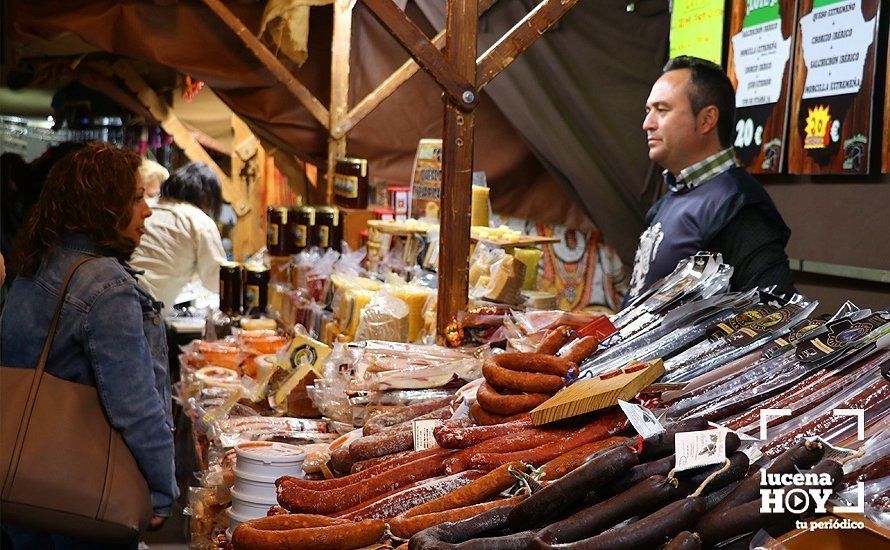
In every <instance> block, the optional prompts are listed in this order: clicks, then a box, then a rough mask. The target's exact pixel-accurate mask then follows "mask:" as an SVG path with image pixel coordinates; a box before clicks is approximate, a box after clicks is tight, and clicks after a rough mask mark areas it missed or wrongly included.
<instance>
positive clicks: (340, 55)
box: [325, 0, 356, 205]
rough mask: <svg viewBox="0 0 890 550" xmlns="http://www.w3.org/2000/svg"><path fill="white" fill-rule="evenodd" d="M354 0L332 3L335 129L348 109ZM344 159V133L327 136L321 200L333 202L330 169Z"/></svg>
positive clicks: (332, 124) (332, 119) (332, 125)
mask: <svg viewBox="0 0 890 550" xmlns="http://www.w3.org/2000/svg"><path fill="white" fill-rule="evenodd" d="M355 2H356V0H334V31H333V40H332V41H331V109H330V121H329V123H328V128H336V127H337V126H338V125H339V124H340V122H341V121H342V120H343V119H344V118H346V111H347V110H348V109H349V53H350V50H351V49H352V9H353V8H354V7H355ZM345 156H346V133H345V132H344V133H343V134H340V135H335V134H334V132H329V134H328V166H327V178H326V179H325V182H326V189H325V201H326V203H327V204H328V205H330V204H333V201H334V167H335V166H336V164H337V159H338V158H343V157H345Z"/></svg>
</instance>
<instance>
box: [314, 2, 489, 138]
mask: <svg viewBox="0 0 890 550" xmlns="http://www.w3.org/2000/svg"><path fill="white" fill-rule="evenodd" d="M495 2H497V0H479V17H482V15H483V14H484V13H485V12H486V11H488V9H489V8H490V7H491V6H493V5H494V4H495ZM431 42H432V44H433V46H435V47H436V48H437V49H440V50H441V49H442V48H443V47H444V46H445V30H444V29H443V30H442V31H441V32H440V33H439V34H437V35H436V36H434V37H433V39H432V40H431ZM418 70H420V65H418V64H417V61H414V59H409V60H408V61H405V63H403V64H402V66H401V67H399V68H398V69H396V70H395V71H393V73H392V74H391V75H389V77H388V78H387V79H386V80H384V81H383V82H381V83H380V85H379V86H377V87H376V88H375V89H374V91H372V92H371V93H369V94H368V95H366V96H365V97H364V98H363V99H362V100H361V101H359V102H358V103H356V105H355V107H353V108H352V109H350V110H349V114H347V115H346V116H345V117H344V118H343V119H341V120H340V123H339V124H337V125H332V126H331V136H333V137H335V138H340V137H343V136H345V135H346V134H347V133H349V131H350V130H352V129H353V128H355V125H356V124H358V123H359V122H361V121H362V120H363V119H364V118H365V117H366V116H368V115H369V114H370V113H371V112H372V111H373V110H374V109H376V108H377V107H378V106H379V105H380V104H381V103H383V101H384V100H385V99H386V98H388V97H389V96H391V95H392V94H393V93H395V91H396V90H398V89H399V86H401V85H402V84H404V83H405V82H407V81H408V79H409V78H411V77H412V76H414V74H415V73H416V72H417V71H418Z"/></svg>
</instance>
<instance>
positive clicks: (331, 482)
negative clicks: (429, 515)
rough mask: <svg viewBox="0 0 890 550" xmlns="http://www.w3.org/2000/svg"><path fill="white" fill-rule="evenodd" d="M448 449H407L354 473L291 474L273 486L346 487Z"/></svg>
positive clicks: (446, 452)
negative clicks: (312, 476)
mask: <svg viewBox="0 0 890 550" xmlns="http://www.w3.org/2000/svg"><path fill="white" fill-rule="evenodd" d="M449 453H450V451H448V450H447V449H435V448H433V449H426V450H423V451H409V452H406V453H402V454H401V455H400V456H397V457H392V458H389V457H387V458H388V459H389V460H388V461H382V462H381V463H379V464H377V465H375V466H373V467H370V468H366V469H364V470H362V471H361V472H358V473H355V474H349V475H347V476H343V477H335V478H333V479H302V478H298V477H292V476H282V477H279V478H278V479H276V480H275V486H276V487H280V486H282V485H296V486H298V487H303V488H305V489H312V490H313V491H328V490H330V489H338V488H340V487H346V486H347V485H352V484H353V483H358V482H359V481H362V480H365V479H369V478H371V477H373V476H375V475H377V474H379V473H380V472H385V471H386V470H390V469H392V468H395V467H396V466H401V465H402V464H407V463H409V462H414V461H415V460H420V459H421V458H425V457H427V456H433V455H447V454H449Z"/></svg>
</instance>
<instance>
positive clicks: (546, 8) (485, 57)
mask: <svg viewBox="0 0 890 550" xmlns="http://www.w3.org/2000/svg"><path fill="white" fill-rule="evenodd" d="M577 3H578V0H543V1H542V2H541V3H540V4H538V5H537V6H536V7H535V9H533V10H532V11H530V12H529V13H528V15H526V16H525V17H523V18H522V19H521V20H520V21H519V22H518V23H516V25H514V26H513V28H512V29H510V30H509V31H508V32H507V33H506V34H504V36H502V37H501V38H500V40H498V41H497V42H495V43H494V44H493V45H492V46H491V47H490V48H488V50H486V51H485V53H483V54H482V55H480V56H479V59H478V60H477V61H476V64H477V69H476V86H477V88H478V89H479V90H481V89H482V88H483V87H484V86H485V85H486V84H488V83H489V82H491V80H492V79H493V78H494V77H496V76H497V75H499V74H500V73H501V71H503V70H504V69H506V68H507V66H508V65H510V63H512V62H513V60H515V59H516V57H517V56H519V54H521V53H522V52H524V51H525V50H527V49H528V48H529V46H531V45H532V44H534V43H535V40H537V39H538V37H540V36H541V35H542V34H544V33H545V32H547V29H549V28H550V27H552V26H553V24H554V23H556V22H557V21H559V20H560V18H562V16H563V15H565V14H566V13H567V12H568V11H569V10H570V9H572V8H573V7H575V4H577Z"/></svg>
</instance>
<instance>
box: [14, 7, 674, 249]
mask: <svg viewBox="0 0 890 550" xmlns="http://www.w3.org/2000/svg"><path fill="white" fill-rule="evenodd" d="M439 4H440V5H441V2H439ZM227 6H228V7H229V8H230V9H231V10H232V11H233V12H235V13H236V15H238V17H239V18H240V19H241V20H242V21H243V22H244V23H245V25H246V26H247V27H248V28H249V29H251V30H252V31H254V32H256V30H257V29H258V28H259V21H260V16H261V13H262V4H261V3H260V4H257V3H253V4H243V3H237V2H231V3H227ZM653 6H654V7H655V9H653ZM531 7H533V3H532V2H530V1H525V0H524V1H519V0H511V1H501V2H498V3H497V4H496V5H495V7H494V8H492V9H491V10H490V12H489V13H488V14H486V15H485V16H484V17H483V19H482V21H481V22H480V50H479V51H480V53H481V52H482V51H483V49H484V48H485V47H486V46H487V45H488V44H490V43H491V42H493V41H494V40H495V39H496V38H498V37H499V36H500V35H501V34H503V33H504V32H506V30H508V29H509V28H510V27H512V26H513V24H514V23H515V22H516V21H518V20H519V19H520V18H521V17H522V16H523V15H524V14H525V13H527V12H528V11H529V9H531ZM644 7H645V8H646V10H647V11H654V12H655V14H654V15H643V14H642V13H641V12H642V11H643V9H642V8H644ZM419 8H423V9H424V13H421V9H419ZM10 11H11V19H12V28H13V30H14V31H15V33H16V35H17V36H16V39H17V40H19V41H24V42H27V41H28V40H33V41H40V40H51V39H53V38H54V37H57V36H58V35H59V34H61V33H65V32H71V33H73V34H75V35H77V36H78V37H79V38H80V39H82V40H83V41H85V42H86V43H88V44H89V45H91V46H94V47H96V48H98V49H100V50H103V51H105V52H109V53H112V54H115V55H121V56H126V57H131V58H135V59H139V60H144V61H148V62H152V63H158V64H160V65H164V66H167V67H171V68H174V69H176V70H178V71H181V72H183V73H185V74H189V75H191V76H192V77H193V78H196V79H199V80H203V81H205V82H206V83H207V84H208V85H209V86H210V87H211V88H212V89H213V90H214V91H215V92H216V93H217V94H218V95H219V97H220V98H221V99H222V100H223V102H225V103H226V104H227V105H228V106H229V107H230V108H231V109H232V110H233V111H234V112H235V113H237V114H238V115H239V116H241V117H242V118H244V119H245V120H246V121H247V122H248V123H249V124H250V125H251V127H252V128H253V129H254V131H255V132H257V134H258V135H260V136H261V137H262V138H264V139H265V140H267V141H269V142H271V143H272V144H274V145H275V146H276V147H278V148H280V149H281V150H282V151H284V152H286V153H289V154H293V155H297V156H299V157H301V158H303V159H306V160H310V161H313V162H315V163H319V164H320V163H322V162H323V159H324V158H325V156H326V146H327V141H326V132H325V131H324V129H323V128H322V126H321V125H320V124H318V123H317V122H316V121H315V120H314V119H313V118H312V117H311V115H309V113H308V111H307V110H306V109H305V108H303V107H302V106H301V105H300V104H299V103H298V102H297V101H296V99H295V98H294V97H293V96H292V95H291V94H290V93H289V92H288V91H287V90H286V88H285V87H284V86H283V85H282V84H280V83H278V82H277V81H276V80H275V79H274V77H273V76H272V75H271V73H269V72H268V71H267V70H266V69H265V68H264V67H263V66H262V65H261V64H260V63H259V62H257V60H256V59H255V58H254V57H253V56H252V55H251V53H250V52H249V51H248V49H247V48H246V47H245V46H244V45H243V44H242V43H241V42H240V41H239V40H238V39H237V37H236V36H235V34H234V33H233V32H232V31H231V30H230V29H228V28H227V27H226V26H225V25H224V24H223V23H222V22H221V21H220V20H219V19H218V18H217V17H216V16H215V15H214V14H213V13H212V12H211V11H210V10H209V9H208V8H206V7H205V6H204V5H203V4H201V3H198V2H188V3H187V2H177V3H174V4H168V5H162V4H158V3H154V2H134V1H127V2H117V1H112V0H88V1H87V0H79V1H69V2H58V1H50V2H23V1H21V0H19V1H16V2H13V3H12V9H11V10H10ZM407 13H408V14H409V16H411V17H412V19H414V20H415V22H417V23H418V25H420V26H421V27H422V28H424V30H426V31H427V32H428V33H429V34H430V35H431V34H432V33H433V32H434V30H433V28H432V27H433V26H434V25H435V24H436V20H435V19H436V18H435V16H434V13H433V10H431V9H430V5H427V4H426V3H419V4H415V3H414V2H409V3H408V6H407ZM424 14H425V15H426V16H427V17H424ZM667 17H668V16H667V12H666V4H665V3H664V2H663V0H648V1H645V2H643V3H641V4H640V9H638V11H637V12H635V13H627V12H626V11H625V3H624V2H618V1H615V0H606V1H602V2H579V5H578V6H576V7H575V8H574V9H573V10H572V11H571V12H569V14H568V16H567V17H566V18H564V20H563V21H562V22H560V24H559V26H558V28H557V29H556V30H555V31H554V32H550V33H548V34H546V35H545V36H544V37H542V39H540V40H539V42H538V43H536V44H535V45H534V46H532V48H531V49H530V50H529V51H528V52H526V53H525V54H523V55H522V56H520V57H519V58H518V60H517V61H516V62H514V63H513V65H511V66H510V67H509V68H508V69H507V70H506V71H505V72H504V73H503V74H501V75H500V76H499V77H498V78H497V79H495V81H493V82H492V83H491V84H490V85H489V87H488V88H487V91H488V94H489V95H490V97H489V96H487V95H486V94H483V96H482V100H481V104H480V107H479V108H478V110H477V122H476V128H477V140H476V152H475V158H476V169H477V170H485V171H486V173H487V175H488V179H489V182H490V185H491V187H492V201H493V205H494V208H495V210H496V211H499V212H501V213H504V214H509V215H514V216H520V217H525V218H529V219H533V220H535V221H538V222H540V223H560V224H565V225H569V226H574V227H578V228H580V229H585V226H586V228H589V227H590V225H589V222H588V221H587V218H588V217H589V218H590V219H592V220H593V222H594V223H595V224H596V225H597V226H598V228H599V229H600V230H602V231H603V234H604V237H605V240H606V241H607V242H609V243H610V244H612V245H613V246H615V247H616V249H617V250H618V251H619V253H620V254H621V256H622V258H623V259H624V260H625V261H629V260H630V259H631V258H632V256H633V250H634V248H635V245H636V239H637V236H638V235H639V232H640V230H641V228H642V216H643V213H644V211H645V206H646V202H647V201H646V200H642V199H641V192H642V190H643V189H644V188H645V186H646V181H647V176H649V175H651V174H652V173H654V172H652V171H651V170H650V163H649V162H648V160H647V158H646V153H645V141H644V138H643V134H642V131H636V129H635V128H632V129H629V128H628V127H627V126H628V123H627V121H628V120H641V119H642V112H643V109H642V105H643V102H644V100H645V97H646V94H647V93H648V89H649V87H650V86H651V83H652V82H653V81H654V80H655V78H656V77H657V75H658V73H659V68H660V66H661V64H662V62H663V60H664V55H665V54H664V50H665V45H666V41H667V38H666V35H667V27H668V25H667ZM427 19H429V21H427ZM353 20H354V22H353V47H352V61H353V63H352V66H351V70H350V103H351V104H355V102H356V101H358V100H359V99H360V98H361V97H363V96H364V95H365V94H366V93H368V92H369V91H371V90H372V89H373V88H374V87H375V86H376V85H377V84H378V83H379V82H380V81H382V80H383V79H384V78H385V77H386V76H388V75H389V74H390V72H391V71H392V70H393V69H395V68H396V67H398V66H399V65H400V64H401V63H402V62H403V61H404V60H405V59H406V58H407V54H406V53H405V52H404V51H403V50H402V49H401V48H400V46H399V45H398V44H397V43H396V42H395V41H394V40H393V39H392V38H391V37H390V36H389V35H388V34H387V33H386V31H385V30H383V28H382V27H381V26H380V25H379V24H378V23H377V22H376V21H375V20H373V17H372V16H371V15H370V14H369V13H368V12H367V10H366V9H365V8H364V7H363V6H362V4H361V3H360V2H359V3H358V5H357V6H356V8H355V13H354V17H353ZM430 22H432V25H431V24H430ZM331 27H332V10H331V8H330V7H321V8H313V9H312V10H311V20H310V36H309V59H308V61H307V62H306V63H305V64H304V65H303V66H302V67H300V68H299V69H297V68H296V67H294V66H293V65H291V64H290V63H289V61H288V60H287V59H285V58H284V56H279V59H281V60H282V62H283V63H284V64H285V65H286V66H288V67H289V68H290V69H291V70H292V71H293V72H294V74H295V75H296V76H297V78H298V79H299V80H300V81H301V82H303V83H304V84H305V85H306V86H307V87H308V88H309V89H310V90H311V91H312V92H313V93H314V94H315V95H316V97H318V99H319V100H320V101H321V102H322V103H327V102H328V96H329V89H330V47H331V44H330V39H331ZM85 65H86V63H85ZM492 100H493V101H492ZM441 127H442V103H441V92H440V91H439V89H438V87H437V86H436V85H435V83H434V82H433V80H432V79H431V78H430V77H429V76H427V75H426V74H424V73H423V72H419V73H418V74H416V75H415V76H414V77H412V78H411V79H410V80H409V81H408V82H407V83H406V84H405V85H404V86H403V87H402V88H401V89H399V90H398V91H397V92H396V93H395V94H394V95H393V96H391V97H390V98H389V99H387V100H386V101H385V102H384V103H383V104H382V105H381V106H380V107H379V108H378V109H377V110H375V111H374V112H373V113H371V115H369V116H368V117H367V118H366V119H365V120H363V121H362V122H361V123H360V124H358V125H357V126H356V127H355V129H354V130H353V132H351V133H350V134H349V136H348V153H349V154H350V155H352V156H358V157H365V158H368V159H370V163H371V164H370V170H371V175H372V178H377V179H379V180H380V181H384V182H387V183H390V182H391V183H393V184H397V183H405V182H406V181H407V180H408V179H409V178H410V172H411V163H412V160H413V156H414V151H415V148H416V145H417V141H418V140H419V139H421V138H425V137H439V136H440V135H441ZM629 130H630V131H629ZM545 166H546V168H545ZM557 181H558V182H559V183H557ZM579 205H580V208H579ZM585 213H586V214H585Z"/></svg>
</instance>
